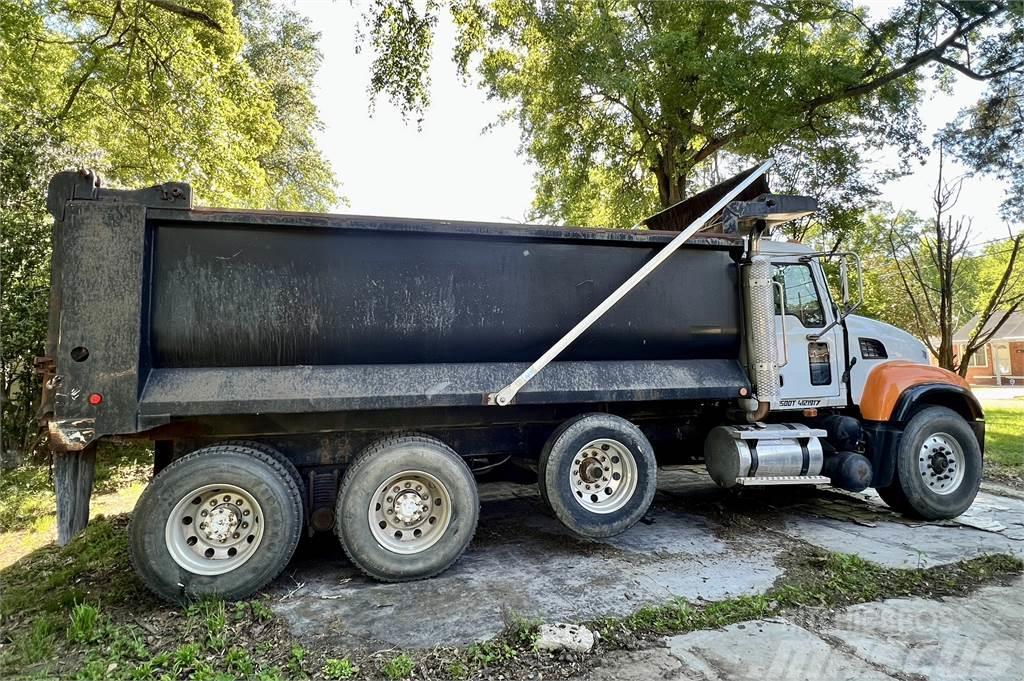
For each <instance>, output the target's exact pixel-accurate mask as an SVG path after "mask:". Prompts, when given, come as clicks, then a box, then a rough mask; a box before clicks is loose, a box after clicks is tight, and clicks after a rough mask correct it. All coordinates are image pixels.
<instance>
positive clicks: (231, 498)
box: [164, 484, 264, 575]
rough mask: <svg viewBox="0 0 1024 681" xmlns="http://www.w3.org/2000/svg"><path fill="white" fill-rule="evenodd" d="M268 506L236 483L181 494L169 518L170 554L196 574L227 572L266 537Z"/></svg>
mask: <svg viewBox="0 0 1024 681" xmlns="http://www.w3.org/2000/svg"><path fill="white" fill-rule="evenodd" d="M263 528H264V518H263V510H262V509H261V508H260V505H259V503H257V501H256V499H255V498H254V497H253V496H252V495H251V494H249V492H247V491H246V490H244V489H242V488H241V487H237V486H235V485H226V484H212V485H203V486H202V487H200V488H198V489H195V490H193V491H192V492H190V493H188V494H186V495H185V496H184V497H182V498H181V501H179V502H178V503H177V504H176V505H175V506H174V509H173V510H172V511H171V514H170V516H169V517H168V518H167V525H166V526H165V528H164V541H165V543H166V545H167V550H168V552H170V554H171V558H172V559H173V560H174V562H175V563H177V564H178V565H179V566H180V567H182V568H184V569H186V570H188V571H189V572H191V573H194V574H197V575H222V574H224V573H227V572H231V571H232V570H234V569H236V568H238V566H240V565H242V563H244V562H245V561H247V560H249V559H250V558H251V557H252V556H253V554H254V553H256V550H257V549H258V548H259V546H260V543H261V542H262V540H263Z"/></svg>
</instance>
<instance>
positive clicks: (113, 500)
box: [0, 445, 152, 568]
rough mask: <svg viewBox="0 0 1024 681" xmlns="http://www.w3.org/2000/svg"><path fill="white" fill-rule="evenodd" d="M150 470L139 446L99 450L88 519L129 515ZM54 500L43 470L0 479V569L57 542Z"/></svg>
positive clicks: (149, 459) (4, 475)
mask: <svg viewBox="0 0 1024 681" xmlns="http://www.w3.org/2000/svg"><path fill="white" fill-rule="evenodd" d="M151 470H152V454H151V452H150V450H149V449H147V448H145V447H142V446H139V445H109V446H106V447H103V448H102V449H101V450H100V452H99V454H98V456H97V461H96V481H95V489H94V492H93V497H92V504H91V506H90V511H91V513H92V515H93V516H99V515H116V514H118V513H125V512H127V511H130V510H131V509H132V508H133V507H134V506H135V502H136V501H137V500H138V498H139V495H140V494H142V490H143V488H144V487H145V485H146V480H147V479H148V478H149V474H150V471H151ZM56 503H57V502H56V499H55V497H54V493H53V481H52V479H51V477H50V471H49V468H48V467H46V466H38V465H29V466H23V467H21V468H18V469H15V470H13V471H4V472H3V473H2V474H0V568H4V567H7V566H8V565H10V564H12V563H13V562H15V561H16V560H17V559H18V558H20V557H21V556H24V555H26V554H28V553H29V552H31V551H33V550H35V549H37V548H40V547H42V546H44V545H45V544H47V543H49V542H51V541H53V540H54V538H55V537H56V512H55V510H54V509H55V508H56Z"/></svg>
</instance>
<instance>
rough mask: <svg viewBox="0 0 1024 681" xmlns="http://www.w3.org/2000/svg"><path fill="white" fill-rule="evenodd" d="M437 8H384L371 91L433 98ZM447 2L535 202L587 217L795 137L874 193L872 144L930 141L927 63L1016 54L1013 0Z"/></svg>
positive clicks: (825, 173) (375, 13) (690, 183)
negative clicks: (515, 142)
mask: <svg viewBox="0 0 1024 681" xmlns="http://www.w3.org/2000/svg"><path fill="white" fill-rule="evenodd" d="M436 6H437V3H432V2H431V3H427V4H425V5H423V6H422V7H421V8H420V9H419V10H417V9H416V8H415V6H414V3H412V2H411V0H394V1H389V0H376V2H374V3H373V5H371V10H370V15H371V17H370V19H371V21H370V35H371V43H372V45H373V46H374V47H376V48H378V58H377V59H376V60H375V61H374V65H373V68H374V71H373V79H372V81H371V94H385V95H388V96H390V97H392V98H393V99H397V100H399V101H400V102H404V104H405V105H406V108H407V110H410V111H413V112H421V111H422V109H423V107H425V106H426V104H427V101H428V99H427V96H426V92H427V90H426V88H425V86H424V85H423V82H424V77H423V73H424V69H423V67H422V61H421V60H420V59H418V58H417V57H422V53H420V52H417V50H422V49H429V46H430V41H429V32H430V26H431V25H432V24H431V22H430V17H431V16H432V12H433V11H434V9H435V8H436ZM450 6H451V8H452V14H453V17H454V19H455V22H456V25H457V26H458V28H459V31H460V41H459V44H458V46H457V48H456V50H455V58H456V61H457V62H458V64H459V66H460V67H461V68H462V70H463V72H464V73H466V74H467V75H468V74H471V73H475V74H476V77H477V78H478V79H479V82H480V84H481V85H482V86H483V88H484V89H485V91H486V92H487V94H488V96H489V97H491V98H494V99H498V100H500V101H502V102H505V103H507V104H508V105H509V110H508V114H507V116H508V118H509V119H511V120H515V121H517V122H518V123H519V126H520V128H521V131H522V139H523V151H524V152H525V153H526V154H527V155H528V156H529V157H530V158H531V160H532V161H534V163H536V165H537V166H538V172H537V176H536V199H535V203H534V210H535V213H536V214H537V216H538V217H543V218H552V219H560V220H565V221H569V222H574V223H584V224H599V225H616V226H625V225H629V224H632V223H633V222H635V221H636V220H637V219H638V218H639V217H641V216H643V215H645V214H649V213H650V212H652V211H654V210H656V209H658V208H662V207H666V206H668V205H671V204H673V203H675V202H676V201H679V200H681V199H683V198H685V197H686V196H687V195H689V194H690V193H692V192H693V191H694V190H696V189H700V188H701V187H702V186H704V185H706V184H707V183H709V181H711V180H712V179H714V178H716V177H717V176H718V172H717V171H718V169H719V167H727V168H728V167H734V166H735V165H737V164H738V163H739V162H741V161H742V162H747V161H748V160H749V158H751V157H763V156H766V155H769V154H772V153H775V152H777V151H779V150H780V149H781V150H783V151H784V152H785V154H786V155H787V156H788V157H790V158H792V159H793V161H794V163H795V165H793V166H791V167H790V168H789V169H788V170H784V172H783V175H784V176H789V177H794V178H799V176H800V174H801V169H802V168H806V167H808V166H812V167H814V168H815V171H814V174H815V176H816V177H817V179H818V181H819V183H821V184H827V185H829V186H835V187H849V188H851V191H856V190H860V189H861V188H863V186H864V182H865V180H866V179H870V178H862V177H860V176H859V168H860V166H861V160H862V159H861V154H862V150H863V149H864V148H866V147H869V146H871V145H877V144H882V143H885V144H895V145H897V146H899V147H900V148H901V149H902V150H904V151H905V152H906V155H907V156H910V155H912V154H913V153H915V152H916V151H917V150H918V133H919V124H918V120H917V116H916V104H917V102H918V100H919V97H920V89H919V86H918V82H919V80H920V78H921V77H922V73H923V71H922V69H923V68H924V67H927V66H933V67H940V68H942V69H954V68H955V69H964V68H970V69H971V70H972V72H973V73H975V74H976V75H977V76H978V77H981V78H991V77H995V76H998V75H999V74H1001V73H1003V72H1004V70H1005V69H1007V68H1011V67H1015V61H1014V60H1015V55H1013V54H1005V53H1003V52H1001V51H1000V50H999V49H998V48H997V47H996V46H997V45H998V42H999V40H1001V39H1002V38H1004V37H1006V35H1008V34H1014V35H1015V33H1014V32H1015V31H1016V30H1017V27H1016V23H1015V22H1016V14H1014V12H1017V10H1016V9H1011V8H1010V7H1009V5H1008V3H1002V2H917V1H913V0H908V2H907V3H906V4H905V5H904V6H902V7H900V8H898V9H897V10H896V11H895V12H894V13H893V14H892V16H890V17H888V18H886V19H884V20H882V21H878V22H875V23H870V22H869V21H868V16H867V13H866V12H865V11H864V9H863V8H857V7H854V6H853V5H852V4H851V3H850V2H847V1H845V0H820V1H817V2H804V1H801V0H737V1H735V2H714V3H669V2H657V1H653V0H651V1H648V0H589V1H585V0H580V1H578V2H560V1H557V0H546V1H545V0H542V1H540V2H523V1H522V0H496V1H495V2H489V3H483V2H479V1H478V0H461V1H458V2H453V3H451V5H450ZM403 27H404V28H403ZM409 36H413V37H415V40H406V42H405V43H403V46H402V48H398V47H394V41H395V39H406V38H408V37H409ZM979 36H981V37H979ZM381 45H383V46H385V47H387V48H388V49H392V50H394V51H395V52H396V54H395V56H394V58H392V53H391V52H388V51H387V50H383V51H382V50H381V49H380V46H381ZM410 65H412V66H411V67H410ZM833 205H834V206H848V204H844V203H842V202H836V203H835V204H833ZM845 224H847V225H849V224H851V221H850V220H849V219H848V216H847V218H846V219H845Z"/></svg>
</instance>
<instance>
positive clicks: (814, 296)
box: [772, 263, 825, 328]
mask: <svg viewBox="0 0 1024 681" xmlns="http://www.w3.org/2000/svg"><path fill="white" fill-rule="evenodd" d="M772 278H773V280H774V281H776V282H778V283H779V284H782V291H783V295H784V296H785V299H786V314H787V315H792V316H794V317H796V318H797V319H799V320H800V323H801V324H803V325H804V326H805V327H807V328H815V327H821V326H825V313H824V310H823V308H822V305H821V299H820V298H819V297H818V288H817V287H816V286H815V285H814V277H813V276H812V275H811V268H810V267H808V266H807V265H801V264H795V263H794V264H792V265H789V264H786V265H775V269H774V274H773V275H772ZM775 314H782V308H781V307H780V305H779V289H778V287H776V289H775Z"/></svg>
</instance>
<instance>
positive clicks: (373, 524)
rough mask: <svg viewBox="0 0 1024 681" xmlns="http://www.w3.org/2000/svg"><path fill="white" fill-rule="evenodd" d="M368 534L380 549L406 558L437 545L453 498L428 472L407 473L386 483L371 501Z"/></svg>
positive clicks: (449, 516) (442, 534)
mask: <svg viewBox="0 0 1024 681" xmlns="http://www.w3.org/2000/svg"><path fill="white" fill-rule="evenodd" d="M367 515H368V517H369V520H370V531H371V532H372V533H373V538H374V539H376V540H377V543H378V544H380V545H381V547H383V548H385V549H387V550H388V551H391V552H392V553H399V554H403V555H409V554H413V553H420V552H422V551H426V550H427V549H429V548H430V547H431V546H433V545H434V544H436V543H437V542H438V541H439V540H440V539H441V537H443V536H444V533H445V531H447V529H448V525H449V524H450V523H451V519H452V497H451V494H449V492H448V488H447V487H445V485H444V483H442V482H441V481H440V480H438V479H437V478H436V477H434V476H433V475H431V474H430V473H426V472H424V471H419V470H408V471H402V472H401V473H396V474H395V475H392V476H391V477H390V478H388V479H387V480H385V481H384V482H383V483H381V485H380V486H379V487H378V488H377V491H376V492H374V493H373V496H372V497H371V498H370V508H369V512H368V514H367Z"/></svg>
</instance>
